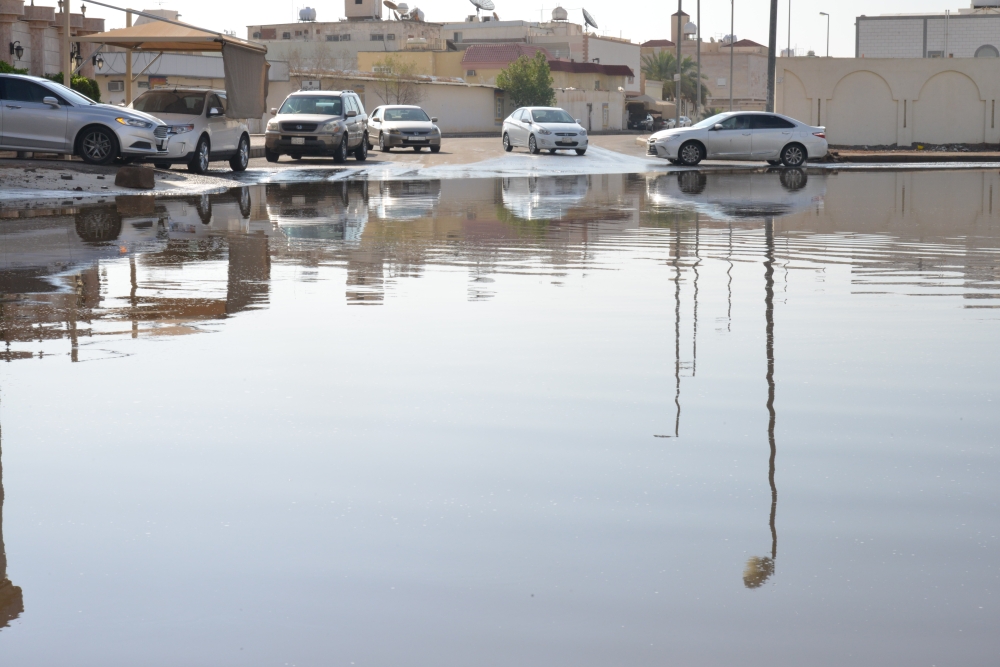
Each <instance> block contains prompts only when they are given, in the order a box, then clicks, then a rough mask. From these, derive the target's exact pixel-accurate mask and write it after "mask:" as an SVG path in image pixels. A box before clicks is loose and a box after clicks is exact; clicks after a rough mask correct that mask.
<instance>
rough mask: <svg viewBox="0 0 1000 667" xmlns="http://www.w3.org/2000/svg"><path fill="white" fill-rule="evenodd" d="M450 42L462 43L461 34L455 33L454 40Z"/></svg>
mask: <svg viewBox="0 0 1000 667" xmlns="http://www.w3.org/2000/svg"><path fill="white" fill-rule="evenodd" d="M452 41H455V42H461V41H462V33H460V32H456V33H455V39H454V40H452Z"/></svg>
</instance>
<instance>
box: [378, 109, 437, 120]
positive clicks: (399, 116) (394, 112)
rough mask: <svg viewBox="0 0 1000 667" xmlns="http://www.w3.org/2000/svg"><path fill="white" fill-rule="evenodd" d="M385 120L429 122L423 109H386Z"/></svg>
mask: <svg viewBox="0 0 1000 667" xmlns="http://www.w3.org/2000/svg"><path fill="white" fill-rule="evenodd" d="M385 120H416V121H421V120H422V121H429V120H430V118H428V117H427V114H425V113H424V110H423V109H386V110H385Z"/></svg>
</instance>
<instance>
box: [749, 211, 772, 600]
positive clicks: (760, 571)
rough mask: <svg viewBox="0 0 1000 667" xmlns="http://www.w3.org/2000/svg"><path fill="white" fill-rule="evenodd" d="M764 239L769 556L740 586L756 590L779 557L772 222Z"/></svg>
mask: <svg viewBox="0 0 1000 667" xmlns="http://www.w3.org/2000/svg"><path fill="white" fill-rule="evenodd" d="M764 238H765V242H766V244H767V254H766V259H765V261H764V319H765V328H766V337H765V347H766V350H767V376H766V377H767V413H768V420H767V441H768V445H769V446H770V448H771V456H770V458H769V459H768V471H767V481H768V483H769V484H770V485H771V516H770V520H769V522H768V523H769V524H770V527H771V556H770V557H767V556H764V557H760V556H754V557H752V558H750V560H748V561H747V565H746V568H744V570H743V584H744V585H745V586H746V587H747V588H758V587H760V586H761V585H763V583H764V582H765V581H767V579H768V577H770V576H771V575H772V574H774V561H775V560H776V559H777V557H778V531H777V528H776V527H775V523H774V521H775V515H776V514H777V511H778V487H777V486H775V484H774V459H775V456H777V453H778V450H777V446H776V445H775V442H774V424H775V420H776V414H775V411H774V219H773V218H767V219H766V220H765V221H764Z"/></svg>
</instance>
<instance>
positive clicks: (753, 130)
mask: <svg viewBox="0 0 1000 667" xmlns="http://www.w3.org/2000/svg"><path fill="white" fill-rule="evenodd" d="M647 153H648V154H649V155H656V156H658V157H665V158H667V159H668V160H670V161H671V162H673V163H674V164H684V165H696V164H698V163H699V162H701V161H702V160H705V159H712V160H766V161H767V162H768V163H769V164H772V165H777V164H782V163H783V164H784V165H785V166H787V167H799V166H801V165H802V164H804V163H805V162H806V160H809V159H815V158H821V157H824V156H825V155H826V153H827V143H826V128H824V127H818V126H812V125H806V124H805V123H802V122H799V121H797V120H795V119H794V118H789V117H788V116H782V115H781V114H775V113H765V112H763V111H742V112H732V111H730V112H726V113H720V114H717V115H715V116H711V117H710V118H706V119H705V120H703V121H701V122H700V123H696V124H695V125H692V126H691V127H685V128H677V129H674V130H664V131H662V132H656V133H655V134H653V135H652V136H651V137H650V138H649V141H648V144H647Z"/></svg>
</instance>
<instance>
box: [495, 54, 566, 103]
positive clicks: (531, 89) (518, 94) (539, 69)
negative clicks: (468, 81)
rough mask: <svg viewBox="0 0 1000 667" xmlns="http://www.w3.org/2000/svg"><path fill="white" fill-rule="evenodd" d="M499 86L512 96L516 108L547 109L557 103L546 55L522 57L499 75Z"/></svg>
mask: <svg viewBox="0 0 1000 667" xmlns="http://www.w3.org/2000/svg"><path fill="white" fill-rule="evenodd" d="M497 86H498V87H499V88H501V89H502V90H503V91H504V92H505V93H507V94H508V95H510V98H511V101H513V102H514V106H515V107H547V106H552V105H553V104H555V103H556V94H555V91H553V90H552V72H551V70H549V63H548V62H547V61H546V60H545V53H543V52H542V51H536V52H535V57H534V58H528V57H527V56H521V57H520V58H518V59H517V60H515V61H514V62H512V63H511V64H510V65H508V66H507V67H506V69H503V70H501V71H500V73H499V74H497Z"/></svg>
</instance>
